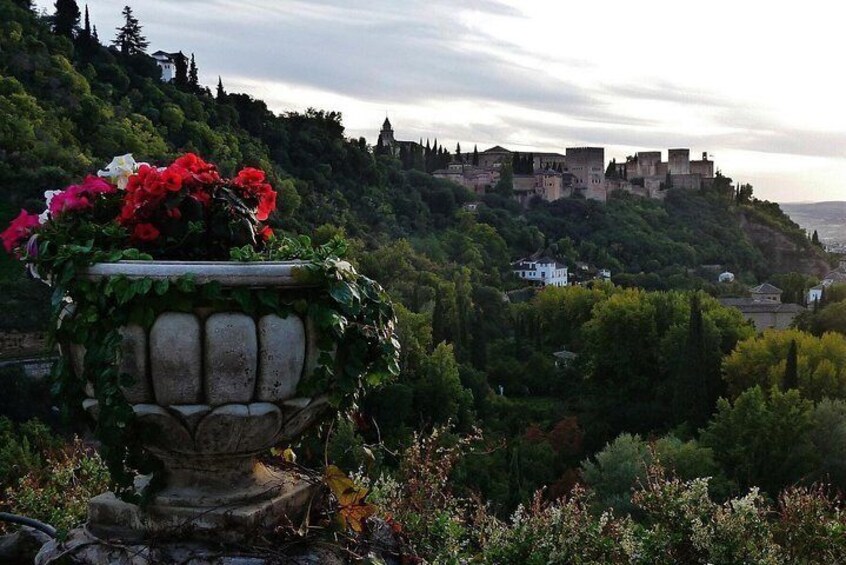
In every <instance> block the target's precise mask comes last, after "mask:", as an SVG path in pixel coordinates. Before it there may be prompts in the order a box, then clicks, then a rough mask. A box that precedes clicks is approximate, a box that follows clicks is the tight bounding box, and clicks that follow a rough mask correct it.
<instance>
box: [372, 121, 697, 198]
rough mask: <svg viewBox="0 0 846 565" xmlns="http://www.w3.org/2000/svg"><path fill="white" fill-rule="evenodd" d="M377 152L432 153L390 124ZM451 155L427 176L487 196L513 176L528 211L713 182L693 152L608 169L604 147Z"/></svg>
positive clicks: (635, 158) (645, 155) (654, 155)
mask: <svg viewBox="0 0 846 565" xmlns="http://www.w3.org/2000/svg"><path fill="white" fill-rule="evenodd" d="M435 148H436V149H437V142H436V143H435ZM375 149H376V151H379V152H383V153H390V154H393V155H394V156H396V157H400V158H401V159H402V160H403V163H404V164H408V163H409V162H411V161H412V159H409V156H415V155H418V154H419V155H420V156H421V158H419V159H417V161H418V162H421V163H424V162H425V163H429V162H431V160H425V159H424V158H423V156H424V154H425V153H426V152H427V151H431V148H430V147H429V145H428V142H427V146H426V147H425V148H424V147H423V145H422V141H421V143H418V142H415V141H397V140H395V139H394V132H393V129H392V127H391V123H390V121H389V120H388V119H387V118H385V122H384V124H383V125H382V131H381V132H380V133H379V138H378V140H377V143H376V146H375ZM446 155H447V156H448V157H449V159H448V160H447V162H445V163H444V160H443V159H441V160H440V161H439V162H438V164H439V165H441V166H438V167H436V168H435V167H427V172H429V173H431V174H432V176H434V177H436V178H440V179H444V180H449V181H451V182H454V183H456V184H459V185H461V186H464V187H465V188H467V189H469V190H472V191H474V192H475V193H477V194H484V193H485V192H487V191H489V190H491V189H492V188H493V187H495V186H496V184H497V183H498V182H499V181H500V179H501V178H502V175H503V173H504V172H505V171H506V170H511V171H512V179H513V180H512V184H513V192H514V197H515V198H516V199H517V200H518V201H519V202H521V203H522V204H523V205H527V204H528V203H529V201H530V200H531V199H532V198H535V197H538V198H542V199H543V200H547V201H553V200H557V199H559V198H564V197H568V196H574V195H581V196H583V197H585V198H588V199H591V200H599V201H602V202H605V201H606V200H607V199H608V195H609V194H611V193H612V192H614V191H615V190H623V191H626V192H631V193H633V194H638V195H640V196H644V197H647V198H655V199H663V198H664V196H666V194H667V189H669V188H685V189H691V190H698V189H700V188H704V187H708V186H710V185H711V183H712V182H713V180H714V162H713V161H712V160H710V159H709V158H708V155H707V153H703V154H702V158H701V159H698V160H691V159H690V149H669V150H667V160H666V161H663V160H662V159H661V158H662V154H661V151H639V152H637V153H635V154H634V155H630V156H628V157H626V160H625V161H624V162H622V163H618V162H616V160H612V161H611V162H610V163H606V161H605V148H604V147H568V148H567V149H565V153H564V154H561V153H534V152H532V153H519V152H515V151H511V150H509V149H506V148H504V147H501V146H499V145H496V146H494V147H491V148H489V149H485V150H484V151H476V150H474V151H473V152H472V153H468V152H456V153H454V154H452V155H450V154H449V153H446ZM439 156H440V157H441V158H442V157H443V156H444V153H443V152H442V153H439ZM444 165H445V166H444ZM429 169H431V170H429Z"/></svg>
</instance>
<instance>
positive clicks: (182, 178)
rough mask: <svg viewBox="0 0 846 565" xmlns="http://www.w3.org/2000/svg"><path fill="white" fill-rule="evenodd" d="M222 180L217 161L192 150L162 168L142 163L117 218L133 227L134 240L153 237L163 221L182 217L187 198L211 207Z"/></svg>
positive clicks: (131, 181)
mask: <svg viewBox="0 0 846 565" xmlns="http://www.w3.org/2000/svg"><path fill="white" fill-rule="evenodd" d="M220 183H221V178H220V175H219V174H218V172H217V169H216V168H215V167H214V165H210V164H208V163H206V162H205V161H203V160H202V159H200V158H199V157H197V156H196V155H194V154H193V153H188V154H187V155H183V156H182V157H180V158H178V159H177V160H176V161H174V162H173V163H172V164H171V165H170V166H168V167H163V168H161V169H157V168H155V167H151V166H150V165H147V164H146V163H145V164H141V165H140V166H138V170H137V172H136V173H135V174H133V175H131V176H129V177H128V179H127V183H126V195H125V196H124V199H123V207H122V208H121V212H120V217H119V219H118V221H119V222H120V223H121V225H123V226H125V227H127V228H128V229H130V231H131V233H132V237H133V239H134V240H136V241H138V242H149V241H154V240H156V239H158V237H159V235H160V234H161V228H162V224H163V223H174V222H179V221H181V220H182V208H183V207H184V205H185V204H186V199H190V203H196V204H198V205H200V206H203V207H208V206H209V205H210V204H211V201H212V196H213V194H214V190H215V188H216V187H217V186H218V185H219V184H220ZM271 190H272V189H271Z"/></svg>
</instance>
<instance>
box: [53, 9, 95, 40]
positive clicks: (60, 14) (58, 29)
mask: <svg viewBox="0 0 846 565" xmlns="http://www.w3.org/2000/svg"><path fill="white" fill-rule="evenodd" d="M54 7H55V9H56V11H55V12H54V14H53V18H52V20H53V31H54V32H55V33H57V34H58V35H64V36H66V37H71V38H72V37H74V35H75V34H76V31H77V30H78V29H79V18H80V15H81V14H80V12H79V6H78V5H77V3H76V0H56V3H55V4H54ZM86 21H87V20H86Z"/></svg>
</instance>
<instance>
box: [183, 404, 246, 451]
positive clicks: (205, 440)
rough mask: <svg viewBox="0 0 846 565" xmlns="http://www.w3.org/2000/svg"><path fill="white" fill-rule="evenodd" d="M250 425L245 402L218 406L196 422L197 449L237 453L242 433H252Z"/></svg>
mask: <svg viewBox="0 0 846 565" xmlns="http://www.w3.org/2000/svg"><path fill="white" fill-rule="evenodd" d="M250 426H251V422H250V411H249V408H247V406H246V405H245V404H227V405H224V406H218V407H217V408H215V409H214V410H212V411H211V412H210V413H209V414H208V415H207V416H206V417H205V418H203V419H202V420H200V423H199V424H197V431H196V432H195V433H194V438H195V445H196V446H197V451H199V452H201V453H238V452H239V445H240V444H241V437H242V435H244V434H252V432H251V431H250V430H249V428H250Z"/></svg>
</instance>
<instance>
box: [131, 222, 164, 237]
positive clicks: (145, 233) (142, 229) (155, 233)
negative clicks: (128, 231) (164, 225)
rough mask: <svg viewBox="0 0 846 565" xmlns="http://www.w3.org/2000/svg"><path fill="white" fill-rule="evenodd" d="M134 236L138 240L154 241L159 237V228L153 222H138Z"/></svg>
mask: <svg viewBox="0 0 846 565" xmlns="http://www.w3.org/2000/svg"><path fill="white" fill-rule="evenodd" d="M132 236H133V237H134V238H135V239H137V240H138V241H153V240H154V239H157V238H158V237H159V230H157V229H156V226H154V225H153V224H138V225H137V226H135V231H134V232H133V233H132Z"/></svg>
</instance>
